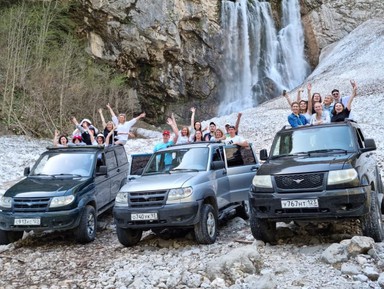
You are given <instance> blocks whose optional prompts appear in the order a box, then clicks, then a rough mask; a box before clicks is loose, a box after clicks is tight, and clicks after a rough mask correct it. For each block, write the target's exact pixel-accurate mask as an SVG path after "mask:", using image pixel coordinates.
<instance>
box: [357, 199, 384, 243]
mask: <svg viewBox="0 0 384 289" xmlns="http://www.w3.org/2000/svg"><path fill="white" fill-rule="evenodd" d="M360 220H361V226H362V231H363V234H364V235H365V236H368V237H371V238H373V239H374V240H375V241H376V242H381V241H383V240H384V228H383V215H382V213H381V206H380V204H379V199H378V195H377V192H371V203H370V211H369V213H368V214H366V215H364V216H363V217H361V219H360Z"/></svg>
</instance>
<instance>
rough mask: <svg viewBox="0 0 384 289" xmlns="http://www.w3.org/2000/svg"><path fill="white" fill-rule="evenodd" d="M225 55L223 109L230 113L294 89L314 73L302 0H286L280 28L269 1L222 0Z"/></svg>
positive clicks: (221, 107)
mask: <svg viewBox="0 0 384 289" xmlns="http://www.w3.org/2000/svg"><path fill="white" fill-rule="evenodd" d="M221 16H222V29H223V35H224V39H223V42H224V61H223V75H222V78H223V84H222V91H221V95H222V101H221V104H220V106H219V114H220V115H224V114H230V113H232V112H237V111H240V110H243V109H246V108H250V107H253V106H256V105H257V104H258V103H260V102H262V101H265V100H267V99H271V98H273V97H276V96H277V95H280V94H281V91H282V90H283V89H287V90H290V89H292V88H294V87H296V86H297V85H299V84H300V83H302V81H303V80H304V79H305V77H306V76H307V75H308V74H309V72H310V69H309V65H308V63H307V61H306V59H305V55H304V35H303V27H302V24H301V19H300V5H299V1H298V0H283V1H282V19H281V23H282V25H281V26H282V28H281V29H280V30H279V31H277V29H276V26H275V23H274V21H273V18H272V9H271V6H270V4H269V3H268V2H262V1H257V0H236V2H234V1H227V0H223V1H222V11H221Z"/></svg>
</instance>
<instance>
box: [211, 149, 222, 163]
mask: <svg viewBox="0 0 384 289" xmlns="http://www.w3.org/2000/svg"><path fill="white" fill-rule="evenodd" d="M223 160H224V156H223V148H222V147H218V148H216V149H215V151H214V152H213V155H212V161H214V162H215V161H223Z"/></svg>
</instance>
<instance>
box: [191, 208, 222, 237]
mask: <svg viewBox="0 0 384 289" xmlns="http://www.w3.org/2000/svg"><path fill="white" fill-rule="evenodd" d="M217 227H218V222H217V213H216V212H215V209H214V208H213V207H212V205H210V204H203V205H202V207H201V209H200V221H199V222H198V223H197V224H196V225H195V226H194V232H195V239H196V241H197V242H198V243H199V244H213V243H215V241H216V237H217Z"/></svg>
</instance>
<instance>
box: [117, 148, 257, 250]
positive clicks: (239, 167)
mask: <svg viewBox="0 0 384 289" xmlns="http://www.w3.org/2000/svg"><path fill="white" fill-rule="evenodd" d="M258 168H259V163H258V160H257V158H256V156H255V153H254V151H253V149H252V147H248V148H240V147H237V146H225V145H224V144H220V143H206V142H202V143H193V144H187V145H178V146H172V147H169V148H167V149H164V150H161V151H158V152H156V153H154V154H153V155H152V157H151V159H150V160H149V161H148V163H147V165H146V167H145V168H144V170H143V173H142V175H141V177H139V178H136V179H133V180H131V181H130V182H128V183H127V184H126V185H125V186H123V187H122V188H121V190H120V192H119V193H118V195H117V198H116V202H115V207H114V210H113V213H114V219H115V223H116V226H117V236H118V239H119V241H120V243H121V244H123V245H125V246H133V245H135V244H137V243H138V242H139V241H140V239H141V236H142V232H143V231H145V230H152V231H153V232H155V233H159V232H161V231H162V230H164V229H176V230H184V229H189V228H190V229H193V231H194V233H195V238H196V240H197V242H198V243H201V244H211V243H214V242H215V240H216V236H217V226H218V220H219V219H221V218H224V217H225V216H227V215H228V214H233V213H237V214H238V215H239V216H240V217H242V218H244V219H247V218H248V216H249V214H248V211H249V209H248V208H249V206H248V196H247V193H248V191H249V187H250V185H251V182H252V178H253V176H254V175H255V173H256V171H257V169H258Z"/></svg>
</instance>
